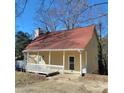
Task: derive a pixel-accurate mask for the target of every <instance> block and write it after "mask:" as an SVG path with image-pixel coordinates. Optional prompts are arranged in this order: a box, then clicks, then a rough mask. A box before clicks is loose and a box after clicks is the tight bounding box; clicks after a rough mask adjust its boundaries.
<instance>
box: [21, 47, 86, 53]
mask: <svg viewBox="0 0 124 93" xmlns="http://www.w3.org/2000/svg"><path fill="white" fill-rule="evenodd" d="M80 50H84V49H79V48H77V49H76V48H75V49H32V50H28V49H27V50H23V52H38V51H80Z"/></svg>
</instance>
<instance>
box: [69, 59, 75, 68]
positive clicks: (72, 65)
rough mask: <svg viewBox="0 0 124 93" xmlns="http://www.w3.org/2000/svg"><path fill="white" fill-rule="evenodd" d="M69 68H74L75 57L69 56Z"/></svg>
mask: <svg viewBox="0 0 124 93" xmlns="http://www.w3.org/2000/svg"><path fill="white" fill-rule="evenodd" d="M69 70H74V57H69Z"/></svg>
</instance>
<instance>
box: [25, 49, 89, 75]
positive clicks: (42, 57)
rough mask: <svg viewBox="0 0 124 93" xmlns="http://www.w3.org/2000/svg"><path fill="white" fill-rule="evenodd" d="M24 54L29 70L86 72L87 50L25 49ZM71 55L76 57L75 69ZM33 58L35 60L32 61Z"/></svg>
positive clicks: (47, 72)
mask: <svg viewBox="0 0 124 93" xmlns="http://www.w3.org/2000/svg"><path fill="white" fill-rule="evenodd" d="M32 55H33V56H32ZM24 56H25V61H26V62H27V65H26V71H27V72H35V73H43V74H49V73H52V72H59V73H60V74H64V73H79V74H80V75H82V73H86V68H87V67H86V66H87V52H86V51H84V50H81V49H76V50H75V49H65V50H63V49H62V50H59V49H56V50H55V49H54V50H53V49H49V50H37V51H36V50H34V51H24ZM69 56H74V57H75V62H74V64H73V65H74V69H73V70H72V69H70V68H72V67H70V66H71V65H72V63H70V62H69V59H68V58H69ZM33 60H34V62H32V61H33ZM69 63H70V64H69Z"/></svg>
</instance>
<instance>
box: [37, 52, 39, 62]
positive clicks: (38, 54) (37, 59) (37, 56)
mask: <svg viewBox="0 0 124 93" xmlns="http://www.w3.org/2000/svg"><path fill="white" fill-rule="evenodd" d="M37 64H39V52H38V53H37Z"/></svg>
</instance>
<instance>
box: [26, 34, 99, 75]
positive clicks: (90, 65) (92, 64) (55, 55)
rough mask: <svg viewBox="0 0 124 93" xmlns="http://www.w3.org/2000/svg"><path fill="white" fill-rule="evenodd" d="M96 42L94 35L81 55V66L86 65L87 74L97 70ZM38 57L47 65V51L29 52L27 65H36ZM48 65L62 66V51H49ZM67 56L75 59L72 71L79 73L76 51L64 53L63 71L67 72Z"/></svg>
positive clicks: (78, 53) (78, 55) (78, 56)
mask: <svg viewBox="0 0 124 93" xmlns="http://www.w3.org/2000/svg"><path fill="white" fill-rule="evenodd" d="M97 53H98V42H97V38H96V34H95V33H94V34H93V37H92V39H91V41H90V42H89V43H88V46H87V47H86V49H85V50H83V53H82V60H83V63H82V66H83V67H84V66H86V65H87V72H88V73H93V72H96V71H97V70H98V61H97V60H98V58H97ZM38 55H39V56H40V57H42V58H43V60H44V61H45V64H49V51H39V52H29V56H28V59H27V60H28V63H34V64H37V63H38V62H37V61H38ZM50 55H51V57H50V59H51V60H50V64H51V65H63V51H51V53H50ZM69 56H73V57H74V58H75V61H74V70H75V71H80V52H79V51H78V50H76V51H72V50H71V51H65V65H64V70H69Z"/></svg>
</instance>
